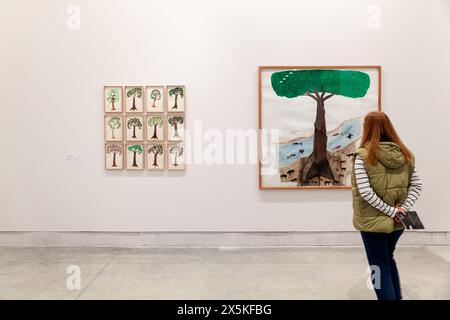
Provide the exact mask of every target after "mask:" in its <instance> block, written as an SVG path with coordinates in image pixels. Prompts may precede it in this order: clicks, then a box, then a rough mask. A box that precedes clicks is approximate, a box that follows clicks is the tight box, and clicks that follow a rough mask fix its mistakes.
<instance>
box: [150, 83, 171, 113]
mask: <svg viewBox="0 0 450 320" xmlns="http://www.w3.org/2000/svg"><path fill="white" fill-rule="evenodd" d="M155 90H158V91H159V94H154V91H155ZM144 92H145V99H144V103H145V112H146V113H147V114H153V113H157V114H158V113H164V112H165V111H166V104H167V99H166V87H165V86H162V85H155V86H145V91H144Z"/></svg>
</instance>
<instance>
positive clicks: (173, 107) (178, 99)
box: [167, 86, 186, 112]
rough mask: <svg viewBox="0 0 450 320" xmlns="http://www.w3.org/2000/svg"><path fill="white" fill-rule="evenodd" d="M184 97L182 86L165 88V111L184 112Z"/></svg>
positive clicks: (184, 91)
mask: <svg viewBox="0 0 450 320" xmlns="http://www.w3.org/2000/svg"><path fill="white" fill-rule="evenodd" d="M185 96H186V90H185V87H184V86H167V111H168V112H184V106H185V103H184V101H185Z"/></svg>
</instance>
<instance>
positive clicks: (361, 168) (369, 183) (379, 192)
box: [352, 112, 422, 300]
mask: <svg viewBox="0 0 450 320" xmlns="http://www.w3.org/2000/svg"><path fill="white" fill-rule="evenodd" d="M421 191H422V182H421V181H420V178H419V176H418V174H417V171H416V170H415V167H414V156H413V154H412V153H411V152H410V151H409V150H408V148H407V147H406V146H405V145H404V144H403V142H402V141H401V139H400V137H399V136H398V134H397V132H396V131H395V129H394V127H393V125H392V123H391V121H390V120H389V118H388V116H387V115H386V114H385V113H383V112H370V113H369V114H367V115H366V117H365V118H364V128H363V134H362V140H361V147H360V149H359V150H358V151H357V152H356V154H355V163H354V167H353V174H352V194H353V225H354V227H355V228H356V229H357V230H359V231H361V236H362V240H363V243H364V248H365V251H366V254H367V259H368V261H369V265H370V268H371V270H372V271H374V276H375V277H378V279H373V284H374V289H375V293H376V295H377V298H378V300H401V299H402V294H401V289H400V278H399V274H398V269H397V266H396V263H395V260H394V250H395V246H396V244H397V241H398V239H399V238H400V236H401V235H402V233H403V231H404V227H403V225H402V224H401V222H400V216H401V215H405V214H406V212H407V210H409V209H410V208H411V207H412V206H413V205H414V203H415V201H416V200H417V199H418V198H419V196H420V193H421Z"/></svg>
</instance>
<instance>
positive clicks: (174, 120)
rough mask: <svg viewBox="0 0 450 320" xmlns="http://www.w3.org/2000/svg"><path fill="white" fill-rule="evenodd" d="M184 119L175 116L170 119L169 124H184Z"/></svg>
mask: <svg viewBox="0 0 450 320" xmlns="http://www.w3.org/2000/svg"><path fill="white" fill-rule="evenodd" d="M183 122H184V118H183V117H181V116H174V117H170V118H169V124H170V125H172V126H176V125H177V124H183Z"/></svg>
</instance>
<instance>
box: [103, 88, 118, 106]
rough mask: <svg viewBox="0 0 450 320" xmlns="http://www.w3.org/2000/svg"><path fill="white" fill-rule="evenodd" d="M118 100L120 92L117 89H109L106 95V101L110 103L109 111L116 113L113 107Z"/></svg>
mask: <svg viewBox="0 0 450 320" xmlns="http://www.w3.org/2000/svg"><path fill="white" fill-rule="evenodd" d="M119 99H120V90H119V89H117V88H111V89H109V90H108V93H107V94H106V101H108V102H109V103H111V111H116V107H115V106H114V103H116V102H117V101H119Z"/></svg>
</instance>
